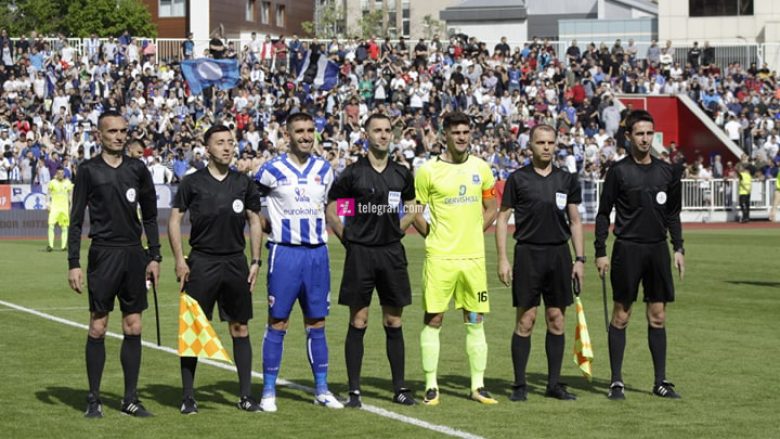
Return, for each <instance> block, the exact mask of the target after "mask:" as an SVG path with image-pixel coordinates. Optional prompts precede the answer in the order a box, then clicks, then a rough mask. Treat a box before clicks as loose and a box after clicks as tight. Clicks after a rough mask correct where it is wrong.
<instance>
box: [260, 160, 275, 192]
mask: <svg viewBox="0 0 780 439" xmlns="http://www.w3.org/2000/svg"><path fill="white" fill-rule="evenodd" d="M274 171H276V169H275V168H274V167H273V165H272V164H271V162H267V163H266V164H264V165H263V166H262V167H260V170H259V171H257V174H255V183H257V189H258V191H259V192H260V195H261V196H266V195H268V193H270V192H271V191H272V190H273V189H275V188H276V186H277V182H278V181H277V178H276V177H275V176H274V174H275V172H274ZM276 172H278V171H276Z"/></svg>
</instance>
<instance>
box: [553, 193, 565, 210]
mask: <svg viewBox="0 0 780 439" xmlns="http://www.w3.org/2000/svg"><path fill="white" fill-rule="evenodd" d="M566 200H567V195H566V194H564V193H563V192H556V193H555V205H556V206H557V207H558V209H560V210H563V209H565V208H566Z"/></svg>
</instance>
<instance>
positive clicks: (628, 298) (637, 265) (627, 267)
mask: <svg viewBox="0 0 780 439" xmlns="http://www.w3.org/2000/svg"><path fill="white" fill-rule="evenodd" d="M611 265H612V268H611V273H610V276H609V278H610V281H611V283H612V298H613V300H614V301H615V302H619V303H622V304H623V306H624V307H625V308H626V309H628V308H629V307H631V304H632V303H634V302H635V301H636V299H637V296H638V294H639V281H640V280H641V281H642V287H643V288H644V290H645V298H644V301H645V302H664V303H666V302H674V283H673V282H672V262H671V259H670V257H669V246H668V245H667V244H666V242H664V241H661V242H658V243H655V244H642V243H637V242H631V241H626V240H621V239H618V240H616V241H615V245H614V246H613V247H612V263H611Z"/></svg>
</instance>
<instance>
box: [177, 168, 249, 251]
mask: <svg viewBox="0 0 780 439" xmlns="http://www.w3.org/2000/svg"><path fill="white" fill-rule="evenodd" d="M173 207H175V208H177V209H179V210H180V211H181V212H182V213H184V212H186V211H189V212H190V224H191V225H192V227H191V229H190V246H191V247H192V249H193V250H195V251H199V252H203V253H207V254H214V255H228V254H235V253H243V252H244V249H245V248H246V239H245V238H244V227H245V226H246V214H245V209H248V210H251V211H253V212H259V211H260V193H259V192H258V190H257V186H255V185H254V184H253V183H252V181H251V180H250V179H249V177H247V176H246V175H244V174H240V173H238V172H236V171H234V170H230V171H229V172H228V174H227V176H226V177H225V178H224V179H223V180H222V181H219V180H217V179H216V178H214V177H213V176H212V175H211V173H210V172H209V170H208V168H203V169H201V170H199V171H196V172H194V173H192V174H190V175H188V176H186V177H184V179H182V181H181V184H180V185H179V190H178V192H176V197H175V198H174V200H173Z"/></svg>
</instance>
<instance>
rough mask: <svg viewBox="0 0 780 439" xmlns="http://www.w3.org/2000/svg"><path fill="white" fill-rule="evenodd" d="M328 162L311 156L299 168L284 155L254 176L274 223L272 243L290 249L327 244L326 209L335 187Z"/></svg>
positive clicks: (271, 161) (272, 223)
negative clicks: (284, 245) (332, 188)
mask: <svg viewBox="0 0 780 439" xmlns="http://www.w3.org/2000/svg"><path fill="white" fill-rule="evenodd" d="M333 179H334V175H333V170H332V169H331V167H330V163H328V162H327V160H325V159H323V158H320V157H314V156H310V157H309V159H308V160H307V162H306V164H305V165H304V166H303V167H302V168H299V167H298V166H296V164H295V163H294V162H293V161H292V160H291V159H290V158H289V157H288V155H287V154H282V155H281V156H279V157H276V158H274V159H273V160H270V161H268V162H266V163H265V164H264V165H263V166H262V167H261V168H260V170H259V171H257V175H255V181H256V182H257V184H258V186H259V188H260V193H261V194H262V195H263V196H264V197H265V203H264V204H266V205H267V207H268V216H269V218H270V220H271V237H270V238H269V241H271V242H275V243H277V244H288V245H318V244H325V243H326V242H327V241H328V232H327V230H326V227H325V205H326V204H327V202H328V191H330V187H331V185H332V184H333Z"/></svg>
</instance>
